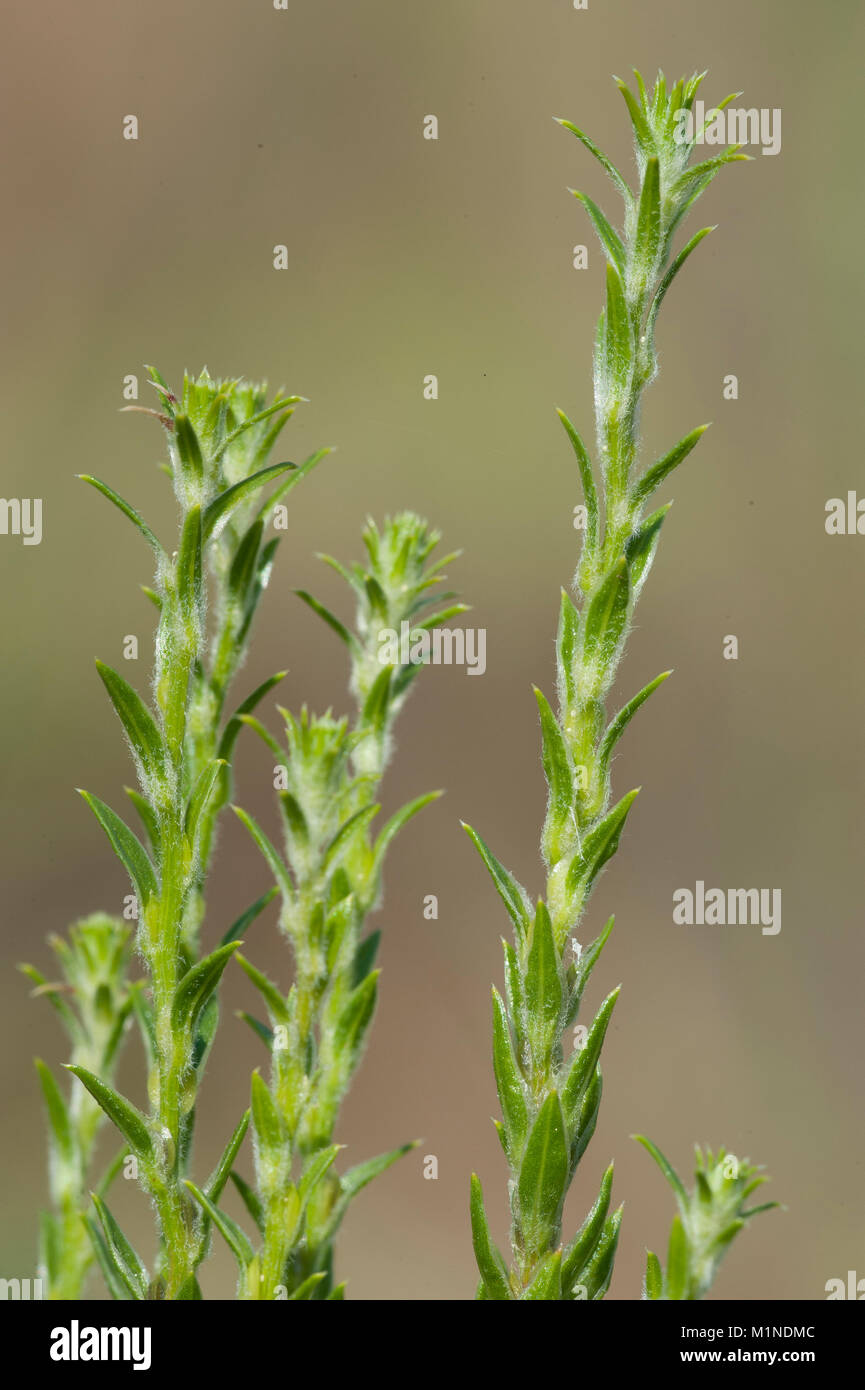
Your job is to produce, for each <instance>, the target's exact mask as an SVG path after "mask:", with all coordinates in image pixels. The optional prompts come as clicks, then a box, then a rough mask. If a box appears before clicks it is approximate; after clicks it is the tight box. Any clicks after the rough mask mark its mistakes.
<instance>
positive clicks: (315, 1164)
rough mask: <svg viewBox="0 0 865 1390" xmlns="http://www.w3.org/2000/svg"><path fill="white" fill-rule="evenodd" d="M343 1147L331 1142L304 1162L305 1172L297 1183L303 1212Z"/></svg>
mask: <svg viewBox="0 0 865 1390" xmlns="http://www.w3.org/2000/svg"><path fill="white" fill-rule="evenodd" d="M341 1148H342V1145H341V1144H330V1145H329V1146H328V1147H327V1148H326V1149H318V1150H317V1152H316V1153H314V1154H313V1155H312V1156H311V1157H310V1158H308V1159H307V1160H306V1162H305V1163H304V1166H303V1173H302V1174H301V1178H300V1182H299V1183H298V1185H297V1192H298V1196H299V1197H300V1210H301V1212H302V1211H304V1209H305V1208H306V1205H307V1203H308V1202H309V1200H310V1198H311V1197H312V1195H313V1193H314V1192H315V1189H316V1188H317V1187H318V1184H319V1183H320V1182H321V1180H322V1178H323V1177H324V1175H325V1173H326V1172H327V1171H328V1169H329V1168H331V1167H332V1166H333V1161H334V1159H335V1158H336V1156H337V1154H338V1153H339V1151H340V1149H341Z"/></svg>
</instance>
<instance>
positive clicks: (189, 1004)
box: [171, 941, 240, 1033]
mask: <svg viewBox="0 0 865 1390" xmlns="http://www.w3.org/2000/svg"><path fill="white" fill-rule="evenodd" d="M239 945H240V943H239V942H238V941H229V942H228V943H227V944H226V945H225V946H217V948H216V950H215V951H212V952H211V953H210V955H209V956H205V958H204V960H200V961H199V962H198V964H197V965H193V966H192V968H191V969H190V970H187V972H186V974H185V975H184V976H183V978H182V980H181V981H180V983H179V984H178V986H177V991H176V993H175V995H174V1002H173V1003H172V1006H171V1022H172V1025H173V1027H174V1028H176V1029H177V1030H178V1032H181V1033H183V1032H187V1033H191V1032H192V1031H193V1029H194V1028H195V1025H196V1023H197V1022H198V1019H199V1016H200V1014H201V1011H202V1009H203V1008H204V1006H205V1004H206V1003H207V1001H208V999H209V998H210V997H211V995H212V994H213V991H214V990H215V989H216V987H217V985H218V984H219V981H220V980H221V978H222V972H223V971H224V969H225V967H226V965H227V964H228V962H229V961H230V959H231V957H232V956H233V955H234V953H235V951H236V950H237V948H238V946H239Z"/></svg>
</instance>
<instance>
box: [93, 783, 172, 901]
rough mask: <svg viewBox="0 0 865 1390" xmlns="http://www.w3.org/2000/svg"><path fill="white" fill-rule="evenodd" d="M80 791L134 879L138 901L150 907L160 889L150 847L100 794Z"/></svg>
mask: <svg viewBox="0 0 865 1390" xmlns="http://www.w3.org/2000/svg"><path fill="white" fill-rule="evenodd" d="M78 793H79V795H80V796H82V797H83V798H84V800H85V801H86V802H87V805H88V806H89V807H90V809H91V811H92V812H93V814H94V816H95V817H96V819H97V820H98V821H99V824H100V825H101V826H102V829H103V830H104V831H105V834H106V835H107V836H108V841H109V843H110V845H111V848H112V849H113V850H114V853H115V854H116V855H117V858H118V859H119V860H120V862H121V864H122V865H123V867H124V868H125V870H126V872H127V873H128V874H129V877H130V878H131V880H132V886H133V888H134V889H135V891H136V893H137V895H138V901H139V902H140V904H141V905H142V907H146V906H147V904H148V902H149V901H150V899H151V897H152V896H153V895H154V894H155V893H156V891H157V882H156V872H155V870H154V868H153V865H152V864H151V862H150V859H149V858H148V855H147V850H146V849H145V848H144V846H143V845H142V843H141V841H140V840H139V839H138V836H137V835H135V834H134V833H133V832H132V831H131V830H130V829H129V826H128V825H126V823H125V822H124V821H122V820H121V819H120V817H119V816H118V815H117V814H116V813H115V812H114V811H112V809H111V807H110V806H106V804H105V802H104V801H100V800H99V797H98V796H93V794H92V793H91V792H85V791H82V790H81V788H80V787H79V788H78Z"/></svg>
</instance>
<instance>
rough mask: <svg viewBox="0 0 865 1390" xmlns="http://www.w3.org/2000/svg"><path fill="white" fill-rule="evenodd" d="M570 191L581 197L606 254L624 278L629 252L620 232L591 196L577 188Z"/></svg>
mask: <svg viewBox="0 0 865 1390" xmlns="http://www.w3.org/2000/svg"><path fill="white" fill-rule="evenodd" d="M570 192H571V193H573V195H574V197H575V198H577V199H579V201H580V202H581V203H582V205H583V207H584V208H585V209H586V212H587V213H588V214H589V217H590V218H591V222H592V226H593V227H594V229H595V231H596V232H597V235H598V240H599V241H600V243H601V246H602V247H603V249H604V252H605V254H606V255H607V256H608V258H609V259H610V260H611V261H612V263H613V265H614V266H615V267H616V269H617V271H618V272H619V275H620V276H621V277H622V279H623V280H624V278H625V264H626V261H627V253H626V251H625V248H624V246H623V245H622V238H621V237H620V236H619V234H618V232H616V231H614V229H613V228H612V227H611V226H610V224H609V222H608V221H607V219H606V217H605V216H604V214H603V213H602V212H601V209H600V208H599V207H598V205H597V203H593V202H592V200H591V198H589V197H588V196H587V195H586V194H585V193H580V192H578V190H577V189H576V188H572V189H570Z"/></svg>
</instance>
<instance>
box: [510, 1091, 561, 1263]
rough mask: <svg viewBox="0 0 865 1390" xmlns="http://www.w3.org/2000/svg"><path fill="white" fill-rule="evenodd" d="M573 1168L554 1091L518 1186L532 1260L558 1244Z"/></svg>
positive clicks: (538, 1123) (523, 1228)
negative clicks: (570, 1174)
mask: <svg viewBox="0 0 865 1390" xmlns="http://www.w3.org/2000/svg"><path fill="white" fill-rule="evenodd" d="M569 1167H570V1161H569V1156H568V1145H567V1140H566V1137H565V1123H564V1117H563V1115H562V1107H561V1102H560V1101H559V1097H558V1096H557V1094H556V1092H555V1091H551V1092H550V1093H549V1094H548V1096H547V1098H546V1100H545V1101H544V1103H543V1105H542V1106H541V1109H540V1111H539V1112H538V1115H537V1118H536V1119H535V1122H534V1125H533V1126H532V1130H531V1133H530V1135H529V1139H528V1143H527V1144H526V1151H525V1154H524V1156H523V1161H522V1165H521V1167H520V1173H519V1179H518V1183H517V1193H518V1200H519V1222H520V1228H521V1231H522V1236H523V1242H524V1245H525V1248H526V1250H527V1252H528V1253H529V1254H530V1255H531V1256H534V1257H537V1256H538V1255H541V1254H544V1253H545V1252H546V1251H547V1250H548V1249H549V1248H550V1246H551V1245H555V1244H557V1243H558V1238H559V1228H560V1225H561V1219H562V1206H563V1204H564V1200H565V1193H566V1191H567V1186H568V1178H569Z"/></svg>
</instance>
